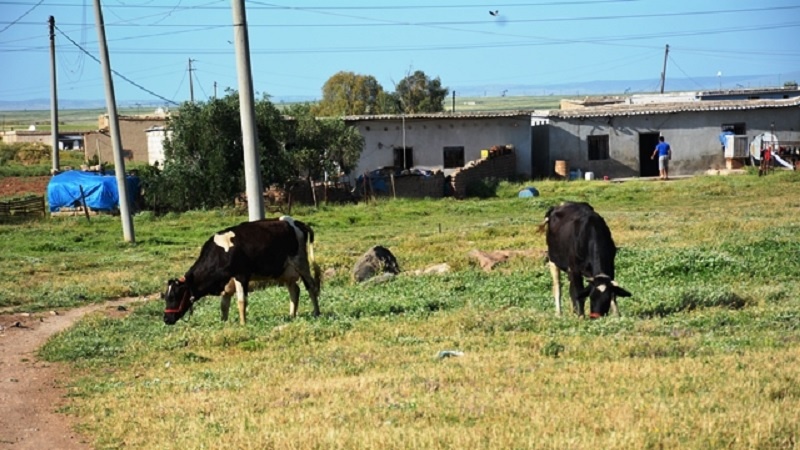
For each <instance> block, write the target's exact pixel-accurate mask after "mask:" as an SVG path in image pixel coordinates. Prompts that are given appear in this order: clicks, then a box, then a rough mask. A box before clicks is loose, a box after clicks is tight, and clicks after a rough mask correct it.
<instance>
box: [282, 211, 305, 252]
mask: <svg viewBox="0 0 800 450" xmlns="http://www.w3.org/2000/svg"><path fill="white" fill-rule="evenodd" d="M278 220H281V221H283V222H286V223H288V224H289V225H290V226H291V227H292V229H293V230H294V235H295V236H297V243H298V244H300V247H304V246H305V242H306V239H305V238H306V237H305V235H304V234H303V230H301V229H300V228H299V227H298V226H297V225H295V224H294V219H293V218H292V217H291V216H281V217H280V218H279V219H278Z"/></svg>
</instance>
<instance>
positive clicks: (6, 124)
mask: <svg viewBox="0 0 800 450" xmlns="http://www.w3.org/2000/svg"><path fill="white" fill-rule="evenodd" d="M562 98H574V97H562V96H555V95H547V96H513V97H511V96H509V97H458V96H456V99H455V111H456V112H476V111H509V110H511V111H513V110H532V109H558V107H559V102H560V101H561V99H562ZM279 106H288V104H282V105H279ZM452 110H453V99H452V97H450V98H448V99H447V101H446V102H445V111H447V112H451V111H452ZM148 111H150V109H146V108H120V109H119V113H120V114H121V115H137V114H145V113H147V112H148ZM104 113H105V109H102V108H98V109H68V110H61V111H59V113H58V122H59V130H60V131H62V132H64V131H91V130H96V129H97V117H98V116H100V115H101V114H104ZM0 118H1V119H2V120H1V121H0V122H1V124H0V130H2V131H7V130H27V129H28V128H29V127H30V126H31V125H34V126H36V129H37V130H42V131H46V130H50V111H49V110H38V111H0Z"/></svg>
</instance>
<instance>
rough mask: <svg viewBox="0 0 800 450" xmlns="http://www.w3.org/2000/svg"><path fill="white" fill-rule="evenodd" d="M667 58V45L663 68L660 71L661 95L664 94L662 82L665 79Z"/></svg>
mask: <svg viewBox="0 0 800 450" xmlns="http://www.w3.org/2000/svg"><path fill="white" fill-rule="evenodd" d="M667 56H669V44H667V48H666V49H665V50H664V68H663V69H661V93H662V94H663V93H664V82H665V81H666V79H667Z"/></svg>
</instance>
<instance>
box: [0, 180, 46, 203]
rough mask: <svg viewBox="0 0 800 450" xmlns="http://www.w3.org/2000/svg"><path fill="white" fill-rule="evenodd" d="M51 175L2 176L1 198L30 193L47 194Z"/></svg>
mask: <svg viewBox="0 0 800 450" xmlns="http://www.w3.org/2000/svg"><path fill="white" fill-rule="evenodd" d="M49 182H50V175H45V176H39V177H0V198H11V197H21V196H24V195H28V194H34V195H47V183H49Z"/></svg>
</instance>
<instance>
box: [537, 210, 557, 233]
mask: <svg viewBox="0 0 800 450" xmlns="http://www.w3.org/2000/svg"><path fill="white" fill-rule="evenodd" d="M554 209H555V207H554V206H551V207H550V209H548V210H547V212H546V213H544V220H543V221H542V223H540V224H539V226H538V227H536V231H537V232H539V233H544V232H545V231H547V224H548V223H550V214H552V213H553V210H554Z"/></svg>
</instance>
